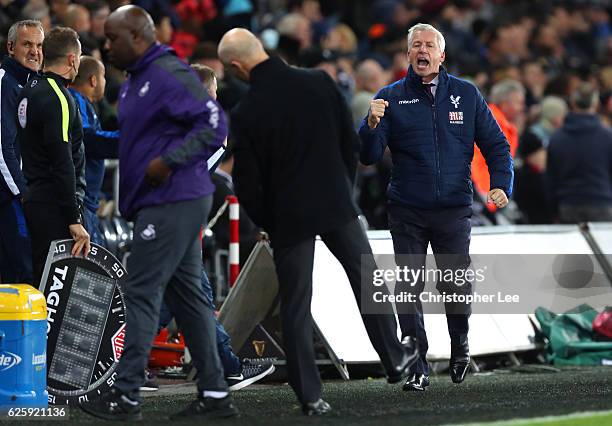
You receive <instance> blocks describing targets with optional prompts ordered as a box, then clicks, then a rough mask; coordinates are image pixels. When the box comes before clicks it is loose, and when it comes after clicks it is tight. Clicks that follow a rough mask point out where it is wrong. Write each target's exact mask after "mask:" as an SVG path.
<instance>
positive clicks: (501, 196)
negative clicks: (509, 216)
mask: <svg viewBox="0 0 612 426" xmlns="http://www.w3.org/2000/svg"><path fill="white" fill-rule="evenodd" d="M487 203H494V204H495V207H497V208H498V209H501V208H503V207H506V206H507V205H508V197H507V196H506V193H505V192H504V191H502V190H501V189H499V188H495V189H492V190H490V191H489V194H488V195H487Z"/></svg>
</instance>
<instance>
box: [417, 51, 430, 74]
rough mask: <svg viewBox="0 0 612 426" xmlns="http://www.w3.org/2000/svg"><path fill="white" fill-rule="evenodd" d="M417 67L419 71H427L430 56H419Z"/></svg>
mask: <svg viewBox="0 0 612 426" xmlns="http://www.w3.org/2000/svg"><path fill="white" fill-rule="evenodd" d="M416 68H417V71H426V70H427V68H429V57H427V56H426V55H419V56H417V60H416Z"/></svg>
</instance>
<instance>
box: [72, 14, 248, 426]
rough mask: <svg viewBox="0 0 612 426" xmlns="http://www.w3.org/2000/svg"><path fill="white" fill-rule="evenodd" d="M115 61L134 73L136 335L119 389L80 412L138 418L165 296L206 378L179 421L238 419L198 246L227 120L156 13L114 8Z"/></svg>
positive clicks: (130, 138) (129, 185) (124, 93)
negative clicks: (161, 36) (160, 27)
mask: <svg viewBox="0 0 612 426" xmlns="http://www.w3.org/2000/svg"><path fill="white" fill-rule="evenodd" d="M104 29H105V33H106V37H107V39H108V41H107V47H108V57H109V60H110V61H111V62H112V63H113V64H114V65H115V66H116V67H117V68H119V69H121V70H126V71H127V73H128V79H127V81H126V82H125V83H124V84H123V86H122V87H121V90H120V94H119V105H118V113H119V117H118V119H119V131H120V143H119V164H120V173H121V178H120V183H119V185H120V194H119V208H120V210H121V213H122V214H123V216H124V217H126V218H127V219H128V220H134V242H133V245H132V252H131V255H130V257H129V260H128V265H127V269H128V271H129V276H128V279H127V283H126V286H125V289H126V292H125V305H126V309H127V313H126V315H127V318H128V328H127V333H126V339H125V350H124V352H123V354H122V356H121V361H120V362H119V365H118V367H117V373H118V374H117V380H116V381H115V385H114V387H113V388H112V389H111V391H110V392H109V393H108V394H106V395H104V396H103V397H102V398H101V399H99V400H97V401H92V402H91V403H84V404H82V408H83V410H85V411H86V412H88V413H90V414H92V415H94V416H97V417H100V418H104V419H109V420H124V421H128V420H138V419H140V418H141V417H142V414H141V412H140V396H139V393H138V389H139V387H140V386H141V385H142V384H143V383H144V381H145V377H144V369H145V366H146V364H147V360H148V355H149V351H150V349H151V344H152V342H153V337H154V336H155V332H156V329H157V324H158V320H159V310H160V306H161V303H162V298H163V299H164V301H165V302H166V304H167V305H168V307H169V308H170V310H171V311H172V312H174V313H175V315H176V316H175V318H176V320H177V322H178V324H179V327H181V330H183V332H184V333H185V337H186V339H187V345H188V346H189V349H190V350H191V353H192V356H193V360H194V365H195V366H196V368H197V370H198V383H197V386H198V398H197V399H196V400H195V401H193V403H192V404H190V405H189V406H188V407H187V408H186V409H185V410H183V411H181V412H180V413H178V414H177V415H175V416H172V417H179V418H181V417H187V416H200V417H202V418H214V417H230V416H234V415H236V414H237V413H238V411H237V409H236V407H235V405H234V403H233V401H232V398H231V396H230V395H229V392H228V388H227V383H226V381H225V379H224V377H223V368H222V367H221V362H220V360H219V355H218V353H217V348H216V344H215V323H214V320H213V312H212V309H211V308H210V307H208V306H207V304H206V300H205V295H204V292H203V291H202V288H201V284H200V277H201V273H202V256H201V254H202V253H201V250H202V248H201V244H200V240H199V238H198V236H199V231H200V228H201V226H202V223H203V221H204V220H205V219H206V217H207V216H208V212H209V210H210V206H211V203H212V193H213V191H214V186H213V184H212V182H211V180H210V175H209V173H208V168H207V164H206V159H207V158H208V157H209V156H210V155H211V154H212V153H213V152H215V151H216V150H217V149H219V147H221V145H222V144H223V141H224V140H225V138H226V136H227V124H226V119H225V115H224V114H223V111H222V110H221V107H220V106H219V104H218V103H217V102H216V101H214V100H213V99H211V98H210V97H209V96H208V95H207V94H206V91H205V90H204V88H203V87H202V84H201V83H200V81H199V80H198V77H197V76H196V74H195V72H194V71H192V70H191V69H190V68H189V66H188V65H187V64H185V63H183V62H182V61H181V60H180V59H178V58H177V57H176V55H175V54H174V52H173V51H172V50H170V49H169V48H167V47H166V46H164V45H161V44H158V43H156V42H155V27H154V24H153V20H152V19H151V17H150V16H149V14H148V13H147V12H146V11H145V10H144V9H142V8H140V7H137V6H131V5H130V6H123V7H120V8H119V9H117V10H115V11H114V12H113V13H112V14H111V15H110V16H109V18H108V20H107V21H106V24H105V27H104Z"/></svg>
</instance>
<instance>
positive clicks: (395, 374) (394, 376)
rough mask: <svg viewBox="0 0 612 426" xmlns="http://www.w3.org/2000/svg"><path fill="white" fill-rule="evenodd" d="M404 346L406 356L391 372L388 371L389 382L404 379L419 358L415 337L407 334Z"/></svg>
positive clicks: (403, 342) (403, 341)
mask: <svg viewBox="0 0 612 426" xmlns="http://www.w3.org/2000/svg"><path fill="white" fill-rule="evenodd" d="M402 346H404V356H403V357H402V361H401V362H400V364H399V365H398V366H397V367H395V368H394V369H393V371H391V372H389V371H388V372H387V375H388V377H387V383H398V382H401V381H402V380H404V379H405V378H406V377H408V375H409V374H410V367H412V364H414V363H415V362H416V360H417V359H418V358H419V350H418V349H417V345H416V340H415V339H414V338H413V337H409V336H406V337H405V338H404V340H402Z"/></svg>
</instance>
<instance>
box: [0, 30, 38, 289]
mask: <svg viewBox="0 0 612 426" xmlns="http://www.w3.org/2000/svg"><path fill="white" fill-rule="evenodd" d="M7 39H8V41H7V49H8V52H9V55H8V56H6V57H4V59H3V60H2V68H1V69H0V100H1V104H2V105H1V108H0V123H1V125H2V134H1V135H0V282H4V283H11V282H21V283H30V282H32V249H31V247H30V237H29V234H28V230H27V227H26V223H25V218H24V214H23V208H22V206H21V201H22V199H23V195H24V193H25V189H26V181H25V178H24V176H23V172H22V170H21V150H20V147H19V144H18V143H17V119H16V118H17V98H18V95H19V92H20V91H21V88H22V87H23V86H24V85H25V84H26V83H27V81H28V79H29V77H30V75H35V74H36V73H37V72H38V70H39V69H40V67H41V65H42V56H43V55H42V43H43V39H44V32H43V27H42V24H41V23H40V22H38V21H19V22H15V23H14V24H13V25H12V26H11V28H10V29H9V32H8V37H7Z"/></svg>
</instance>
